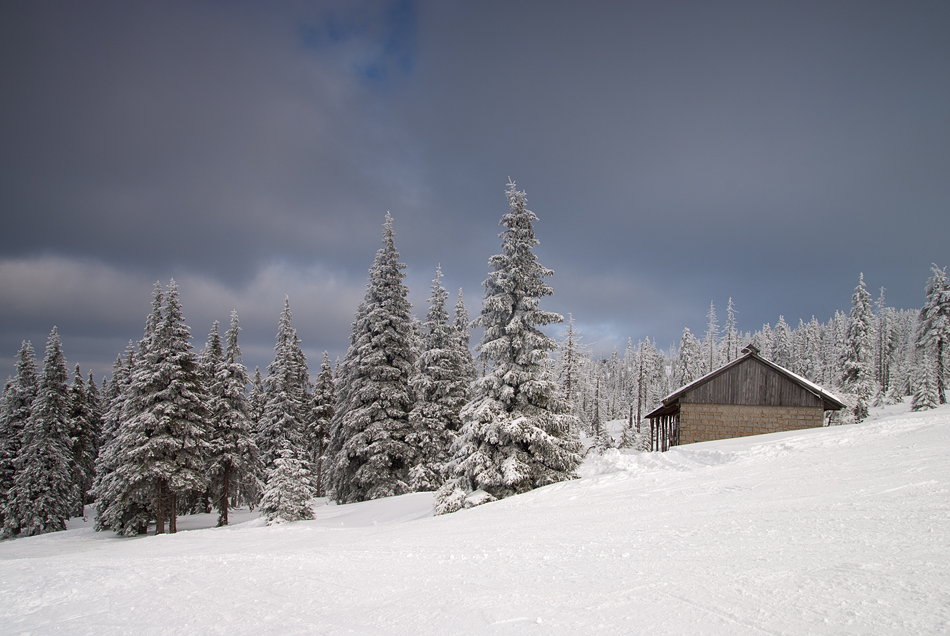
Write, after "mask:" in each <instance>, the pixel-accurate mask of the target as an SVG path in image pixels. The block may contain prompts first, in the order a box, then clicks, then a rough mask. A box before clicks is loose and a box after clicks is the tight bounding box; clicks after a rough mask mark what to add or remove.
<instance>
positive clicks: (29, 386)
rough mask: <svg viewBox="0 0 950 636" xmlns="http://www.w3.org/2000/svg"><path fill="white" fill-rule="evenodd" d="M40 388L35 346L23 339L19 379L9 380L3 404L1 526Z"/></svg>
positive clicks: (0, 418)
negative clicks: (28, 423) (26, 430)
mask: <svg viewBox="0 0 950 636" xmlns="http://www.w3.org/2000/svg"><path fill="white" fill-rule="evenodd" d="M38 385H39V382H38V380H37V378H36V354H35V353H34V352H33V345H32V344H30V342H29V341H27V340H24V341H23V344H22V345H21V346H20V350H19V351H18V352H17V355H16V377H14V378H11V379H9V380H8V381H7V384H6V386H5V388H4V391H3V402H2V403H0V523H2V522H3V520H4V515H5V512H4V509H5V508H6V504H7V494H8V493H9V491H10V488H12V487H13V480H14V478H15V477H16V458H17V455H19V453H20V448H21V447H22V446H23V430H24V429H25V428H26V424H27V422H28V421H29V419H30V414H31V413H32V412H33V401H34V400H35V399H36V391H37V389H38Z"/></svg>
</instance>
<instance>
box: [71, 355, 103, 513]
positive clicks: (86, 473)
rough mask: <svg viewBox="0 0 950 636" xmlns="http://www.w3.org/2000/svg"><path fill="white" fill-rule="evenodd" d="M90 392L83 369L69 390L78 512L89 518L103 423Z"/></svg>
mask: <svg viewBox="0 0 950 636" xmlns="http://www.w3.org/2000/svg"><path fill="white" fill-rule="evenodd" d="M93 409H94V407H93V404H92V403H91V401H90V398H89V391H88V390H87V388H86V383H85V382H84V381H83V377H82V373H81V372H80V370H79V365H78V364H77V365H76V370H75V372H74V374H73V383H72V385H70V387H69V429H70V431H69V434H70V438H71V442H72V448H71V450H72V470H73V480H74V483H75V484H76V512H77V513H78V515H79V516H85V505H86V503H88V501H89V499H88V498H87V493H88V492H89V490H90V489H91V488H92V482H93V479H94V478H95V475H96V457H97V456H98V454H99V436H100V435H101V431H100V430H99V422H98V418H97V416H96V413H95V411H94V410H93Z"/></svg>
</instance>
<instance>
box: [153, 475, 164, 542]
mask: <svg viewBox="0 0 950 636" xmlns="http://www.w3.org/2000/svg"><path fill="white" fill-rule="evenodd" d="M155 534H156V535H159V534H165V482H164V481H161V480H159V482H158V484H156V486H155Z"/></svg>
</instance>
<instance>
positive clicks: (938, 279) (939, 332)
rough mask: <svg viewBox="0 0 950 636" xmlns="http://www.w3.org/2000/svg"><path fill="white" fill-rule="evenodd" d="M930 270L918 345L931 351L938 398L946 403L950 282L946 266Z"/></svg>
mask: <svg viewBox="0 0 950 636" xmlns="http://www.w3.org/2000/svg"><path fill="white" fill-rule="evenodd" d="M930 271H931V272H932V274H933V275H932V276H931V277H930V279H929V280H928V281H927V302H926V303H924V306H923V307H922V308H921V310H920V327H919V331H918V336H917V344H918V346H921V347H925V348H927V349H929V350H930V352H931V354H930V357H931V360H932V362H933V365H934V371H933V374H934V376H936V377H935V378H934V380H935V381H936V390H937V399H938V400H939V402H940V404H946V403H947V389H946V375H947V373H946V367H945V364H944V362H945V361H944V358H945V355H946V349H947V346H948V345H950V283H948V282H947V272H946V268H944V269H940V268H939V267H937V264H936V263H934V264H933V265H932V266H931V268H930Z"/></svg>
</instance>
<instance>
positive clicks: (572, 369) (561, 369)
mask: <svg viewBox="0 0 950 636" xmlns="http://www.w3.org/2000/svg"><path fill="white" fill-rule="evenodd" d="M586 362H587V356H586V355H585V354H584V351H583V348H582V345H581V336H580V334H579V333H578V332H577V330H576V329H574V316H572V315H570V314H568V318H567V331H565V332H564V334H563V336H562V340H561V344H560V345H559V346H558V352H557V364H556V365H555V370H556V374H557V380H558V385H559V386H560V389H561V395H562V396H563V397H564V399H565V400H567V401H568V402H569V403H570V408H571V412H572V413H574V415H575V416H577V417H578V418H580V413H581V412H582V409H579V408H578V406H579V405H580V403H581V391H582V389H583V387H582V383H583V380H584V379H585V378H586V376H585V374H584V367H585V366H586V364H585V363H586Z"/></svg>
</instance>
